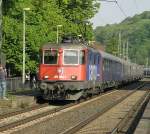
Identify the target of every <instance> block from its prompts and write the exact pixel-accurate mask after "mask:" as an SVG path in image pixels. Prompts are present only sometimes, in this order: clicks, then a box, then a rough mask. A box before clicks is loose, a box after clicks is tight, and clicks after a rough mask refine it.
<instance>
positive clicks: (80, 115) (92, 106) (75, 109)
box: [0, 84, 141, 134]
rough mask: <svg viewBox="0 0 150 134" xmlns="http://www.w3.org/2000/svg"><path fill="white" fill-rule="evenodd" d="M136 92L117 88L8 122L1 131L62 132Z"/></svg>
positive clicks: (134, 86)
mask: <svg viewBox="0 0 150 134" xmlns="http://www.w3.org/2000/svg"><path fill="white" fill-rule="evenodd" d="M137 86H138V87H139V85H137V84H133V85H131V86H130V89H133V88H137ZM140 87H141V85H140ZM128 88H129V87H128ZM134 92H135V90H127V88H126V89H125V90H123V89H122V90H115V91H112V92H109V93H106V94H103V95H101V96H98V97H96V98H94V99H91V100H88V101H85V102H83V103H80V104H77V105H75V104H69V105H70V106H69V105H67V106H64V107H61V108H58V109H57V108H56V109H53V110H50V111H49V112H48V111H47V112H43V113H40V114H38V115H34V116H31V117H29V118H25V119H23V120H20V121H19V122H18V121H17V122H12V123H8V124H6V125H3V126H1V128H0V131H1V132H3V133H7V134H8V133H15V134H17V133H19V134H22V133H28V134H34V133H36V134H38V133H39V134H41V133H45V134H46V133H49V132H51V133H52V134H55V133H56V134H58V133H62V132H65V131H66V130H67V129H68V128H71V127H72V126H75V125H77V124H79V123H80V122H83V120H85V119H87V118H88V117H90V116H92V115H93V114H96V113H98V112H100V111H103V112H104V111H105V110H106V107H110V105H111V106H112V105H114V103H116V101H117V102H119V100H123V99H125V98H126V97H127V96H129V95H130V94H133V93H134ZM71 105H72V106H71ZM104 109H105V110H104ZM10 128H11V129H10Z"/></svg>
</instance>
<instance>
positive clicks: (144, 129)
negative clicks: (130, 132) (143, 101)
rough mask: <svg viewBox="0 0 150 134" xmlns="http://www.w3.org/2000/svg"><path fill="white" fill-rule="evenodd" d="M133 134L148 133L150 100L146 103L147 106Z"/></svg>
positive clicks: (149, 126) (149, 128)
mask: <svg viewBox="0 0 150 134" xmlns="http://www.w3.org/2000/svg"><path fill="white" fill-rule="evenodd" d="M134 134H150V101H149V103H148V104H147V107H146V109H145V111H144V113H143V116H142V118H141V120H140V122H139V124H138V126H137V128H136V130H135V132H134Z"/></svg>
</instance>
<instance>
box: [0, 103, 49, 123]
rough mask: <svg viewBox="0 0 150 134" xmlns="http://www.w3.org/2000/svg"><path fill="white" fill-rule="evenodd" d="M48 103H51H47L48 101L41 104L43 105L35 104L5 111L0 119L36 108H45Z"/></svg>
mask: <svg viewBox="0 0 150 134" xmlns="http://www.w3.org/2000/svg"><path fill="white" fill-rule="evenodd" d="M48 105H49V104H47V103H46V104H41V105H34V106H32V107H28V108H25V109H21V110H16V111H13V112H9V113H5V114H0V120H2V119H4V118H8V117H11V116H16V115H19V114H23V113H26V112H30V111H33V110H36V109H40V108H44V107H46V106H48Z"/></svg>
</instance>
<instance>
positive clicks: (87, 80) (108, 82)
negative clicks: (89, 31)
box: [38, 41, 143, 100]
mask: <svg viewBox="0 0 150 134" xmlns="http://www.w3.org/2000/svg"><path fill="white" fill-rule="evenodd" d="M141 78H143V67H142V66H140V65H137V64H135V63H131V62H129V61H125V60H123V59H120V58H119V57H116V56H113V55H111V54H108V53H106V52H104V51H101V50H99V49H96V48H94V47H91V46H89V45H88V44H86V43H82V42H69V41H67V42H63V43H60V44H52V43H45V44H44V45H42V47H41V48H40V64H39V73H38V79H39V80H38V90H39V98H42V99H45V100H79V99H81V98H86V97H89V96H92V95H93V94H99V93H101V92H104V91H105V90H106V89H108V88H111V87H117V86H119V85H121V84H125V83H129V82H132V81H137V80H139V79H141Z"/></svg>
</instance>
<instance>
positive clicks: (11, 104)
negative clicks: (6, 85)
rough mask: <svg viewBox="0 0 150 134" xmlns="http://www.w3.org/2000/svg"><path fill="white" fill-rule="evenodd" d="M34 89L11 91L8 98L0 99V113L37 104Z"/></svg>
mask: <svg viewBox="0 0 150 134" xmlns="http://www.w3.org/2000/svg"><path fill="white" fill-rule="evenodd" d="M34 96H35V93H34V92H33V91H32V90H27V91H23V92H13V93H9V96H8V100H3V99H0V114H3V113H9V112H12V111H16V109H17V110H19V109H22V108H26V107H28V106H32V105H35V104H36V100H35V97H34Z"/></svg>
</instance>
